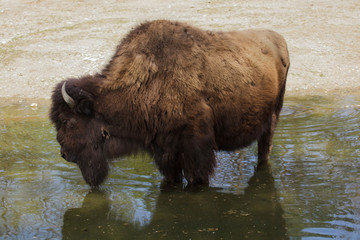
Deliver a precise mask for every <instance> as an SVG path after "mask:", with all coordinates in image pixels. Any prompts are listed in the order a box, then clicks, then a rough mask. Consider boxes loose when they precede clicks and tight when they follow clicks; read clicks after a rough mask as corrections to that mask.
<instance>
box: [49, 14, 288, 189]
mask: <svg viewBox="0 0 360 240" xmlns="http://www.w3.org/2000/svg"><path fill="white" fill-rule="evenodd" d="M289 65H290V62H289V56H288V51H287V46H286V42H285V40H284V39H283V38H282V37H281V36H280V35H279V34H277V33H275V32H272V31H269V30H245V31H239V32H209V31H203V30H201V29H198V28H195V27H192V26H190V25H187V24H184V23H179V22H170V21H165V20H157V21H152V22H146V23H144V24H141V25H140V26H138V27H136V28H135V29H133V30H132V31H131V32H130V33H129V34H128V35H127V36H126V37H125V38H124V39H123V40H122V42H121V43H120V44H119V46H118V47H117V49H116V52H115V54H114V56H113V57H112V59H111V61H110V62H109V64H108V65H107V66H106V67H105V68H104V69H103V70H102V72H101V73H99V74H96V75H94V76H84V77H81V78H72V79H68V80H66V81H63V82H61V83H59V84H58V85H57V86H56V87H55V89H54V91H53V95H52V106H51V111H50V119H51V121H52V122H53V123H54V124H55V127H56V130H57V140H58V142H59V143H60V145H61V154H62V156H63V157H64V158H65V159H66V160H67V161H70V162H75V163H77V164H78V166H79V168H80V170H81V172H82V175H83V177H84V179H85V181H86V182H87V183H88V184H89V185H90V186H98V185H100V184H101V183H102V182H103V181H104V180H105V178H106V176H107V174H108V171H109V165H108V160H110V159H112V158H117V157H120V156H124V155H126V154H131V153H135V152H137V151H138V150H145V151H147V152H149V153H150V154H152V155H153V156H154V160H155V163H156V164H157V166H158V168H159V170H160V172H161V173H162V174H163V175H164V178H165V181H166V182H168V183H179V182H182V180H183V178H184V177H185V179H186V180H187V181H188V183H189V184H208V183H209V177H210V176H211V175H212V174H213V172H214V168H215V165H216V158H215V152H214V151H216V150H234V149H238V148H241V147H245V146H247V145H249V144H250V143H251V142H253V141H257V142H258V159H259V162H258V164H262V163H264V162H267V161H268V160H269V155H270V151H271V146H272V137H273V134H274V129H275V126H276V123H277V121H278V117H279V114H280V111H281V108H282V104H283V97H284V94H285V82H286V76H287V72H288V68H289Z"/></svg>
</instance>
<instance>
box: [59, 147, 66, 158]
mask: <svg viewBox="0 0 360 240" xmlns="http://www.w3.org/2000/svg"><path fill="white" fill-rule="evenodd" d="M60 154H61V157H62V158H63V159H65V160H66V153H65V151H64V149H63V148H61V150H60Z"/></svg>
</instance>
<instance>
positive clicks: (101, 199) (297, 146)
mask: <svg viewBox="0 0 360 240" xmlns="http://www.w3.org/2000/svg"><path fill="white" fill-rule="evenodd" d="M30 103H31V102H22V103H18V104H15V105H8V106H0V134H1V135H0V146H1V148H0V239H31V238H35V239H52V238H55V239H61V238H63V239H334V238H335V239H359V236H360V105H359V104H360V97H357V96H349V97H332V98H330V97H301V98H299V97H297V98H295V97H292V98H289V97H288V98H286V101H285V106H284V109H283V112H282V116H281V121H280V122H279V124H278V127H277V130H276V135H275V139H274V148H273V153H272V155H271V167H269V166H265V167H264V168H263V169H258V170H257V171H254V166H256V145H253V146H251V147H249V148H247V149H245V150H240V151H236V152H229V153H227V152H220V153H218V168H217V170H216V174H215V176H214V177H213V178H212V180H211V185H210V187H201V188H197V189H187V188H185V189H182V188H181V187H179V188H175V189H166V188H163V187H162V185H161V179H162V178H161V176H160V175H159V173H158V171H157V170H156V168H155V166H154V164H153V163H152V160H151V158H150V157H149V156H147V155H144V154H142V155H139V156H132V157H128V158H124V159H118V160H117V161H115V162H114V163H113V164H112V167H111V174H110V176H109V178H108V180H107V181H106V182H105V184H104V185H103V186H102V187H101V188H100V189H99V190H96V191H90V190H89V187H88V186H87V185H86V184H85V183H84V181H83V179H82V177H81V173H80V170H79V169H78V168H77V167H76V166H75V165H74V164H71V163H67V162H66V161H64V160H63V159H61V158H60V156H59V146H58V144H57V142H56V140H55V134H56V133H55V130H54V129H53V127H52V125H51V124H50V123H49V121H48V120H47V112H48V107H49V106H48V103H41V102H39V105H38V106H37V107H30Z"/></svg>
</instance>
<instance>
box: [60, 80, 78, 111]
mask: <svg viewBox="0 0 360 240" xmlns="http://www.w3.org/2000/svg"><path fill="white" fill-rule="evenodd" d="M65 86H66V82H64V84H63V85H62V88H61V95H62V97H63V99H64V101H65V102H66V103H67V104H68V105H69V107H70V108H74V106H75V101H74V99H73V98H72V97H70V95H69V94H68V93H67V92H66V89H65Z"/></svg>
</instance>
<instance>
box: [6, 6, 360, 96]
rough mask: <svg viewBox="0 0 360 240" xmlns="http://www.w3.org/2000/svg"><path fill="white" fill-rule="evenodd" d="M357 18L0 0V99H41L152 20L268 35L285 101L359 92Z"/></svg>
mask: <svg viewBox="0 0 360 240" xmlns="http://www.w3.org/2000/svg"><path fill="white" fill-rule="evenodd" d="M99 2H101V3H99ZM359 12H360V1H359V0H343V1H336V2H334V1H332V0H318V1H315V2H314V1H310V0H305V1H300V0H289V1H281V0H278V1H259V0H252V1H239V0H232V1H231V0H226V1H225V0H222V1H220V0H215V1H210V0H207V1H204V0H199V1H190V0H183V1H160V0H151V1H139V0H131V1H130V0H129V1H118V0H107V1H95V0H86V1H73V0H71V1H70V0H64V1H51V0H33V1H29V0H28V1H26V0H22V1H21V0H11V1H10V0H2V1H0V28H1V31H0V97H2V98H3V97H5V98H8V97H18V98H45V99H47V98H49V97H50V94H51V90H52V88H53V86H54V85H55V83H56V82H58V81H60V80H62V79H64V78H67V77H72V76H80V75H83V74H86V73H94V72H96V71H98V70H99V69H101V67H102V66H104V65H105V64H106V63H107V61H108V60H109V58H110V57H111V55H112V53H113V51H114V48H115V46H116V45H117V44H118V42H119V40H120V39H121V38H122V37H123V36H124V35H125V34H126V33H127V32H128V31H129V30H130V29H131V28H132V27H133V26H134V25H136V24H138V23H140V22H142V21H144V20H150V19H159V18H165V19H172V20H180V21H187V22H189V23H192V24H194V25H196V26H199V27H202V28H204V29H211V30H224V31H225V30H237V29H245V28H270V29H273V30H275V31H278V32H279V33H281V34H282V35H283V36H284V37H285V38H286V40H287V41H288V45H289V50H290V54H291V61H292V63H291V64H292V65H291V70H290V73H289V78H288V85H287V94H288V95H298V94H320V95H324V94H328V93H329V92H333V91H337V92H345V93H346V92H354V91H357V92H359V89H360V88H359V87H360V64H359V62H360V47H359V40H360V27H359V26H360V17H359Z"/></svg>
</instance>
